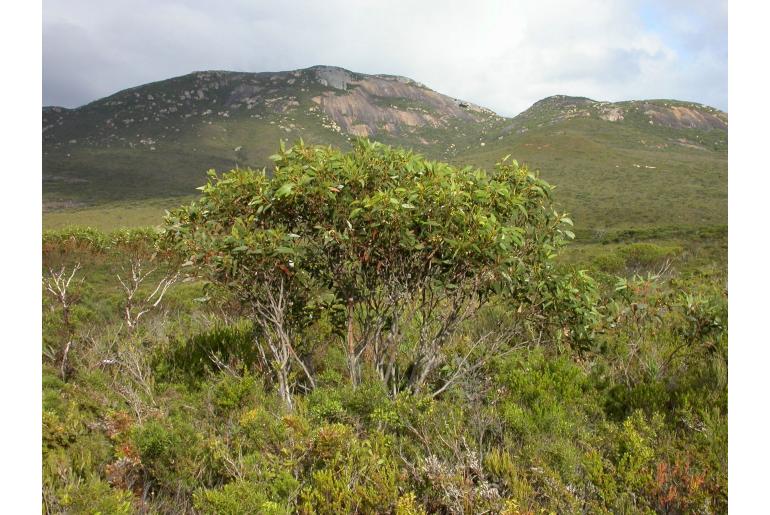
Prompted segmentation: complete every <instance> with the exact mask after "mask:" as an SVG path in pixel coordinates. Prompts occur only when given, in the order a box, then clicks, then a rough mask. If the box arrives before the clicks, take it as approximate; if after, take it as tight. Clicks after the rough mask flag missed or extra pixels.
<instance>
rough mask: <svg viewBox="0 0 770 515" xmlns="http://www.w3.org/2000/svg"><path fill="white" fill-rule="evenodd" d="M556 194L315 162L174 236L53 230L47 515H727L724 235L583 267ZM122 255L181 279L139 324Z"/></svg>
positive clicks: (296, 152) (347, 162) (377, 157)
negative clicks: (55, 289) (61, 283)
mask: <svg viewBox="0 0 770 515" xmlns="http://www.w3.org/2000/svg"><path fill="white" fill-rule="evenodd" d="M506 163H507V164H506ZM340 186H341V187H340ZM335 190H336V191H335ZM503 190H505V191H503ZM485 195H486V196H485ZM549 198H550V187H549V186H548V185H547V184H545V183H543V182H542V181H540V180H539V179H538V178H537V177H535V176H534V175H532V174H530V173H529V172H527V171H526V169H525V168H523V167H520V166H518V165H517V164H515V163H508V162H507V161H504V162H502V163H501V164H500V165H499V166H498V168H497V169H495V170H494V171H492V172H482V171H479V170H475V169H457V168H454V167H451V166H449V165H445V164H441V163H432V162H429V161H425V160H424V159H422V158H420V157H419V156H415V155H413V154H411V153H408V152H405V151H401V150H397V149H392V148H388V147H383V146H381V145H375V144H371V143H368V142H365V141H362V142H359V143H358V144H357V146H356V147H355V148H354V150H353V151H352V152H350V153H341V152H338V151H335V150H333V149H327V148H319V147H307V146H304V145H301V144H300V145H296V146H294V147H292V148H290V149H283V150H282V151H281V152H280V154H279V155H277V156H276V168H275V170H274V171H273V174H272V175H269V174H266V173H262V172H249V171H243V170H236V171H233V172H230V173H227V174H225V175H224V176H217V177H214V176H212V178H211V180H210V182H209V184H208V185H207V186H205V187H204V192H203V196H202V199H201V200H200V201H199V202H197V203H195V204H193V205H190V206H186V207H184V208H181V209H180V210H178V211H176V212H175V213H172V214H171V215H170V217H169V225H168V230H167V232H166V233H165V234H164V235H162V237H159V236H158V235H157V234H156V233H146V232H144V231H139V232H137V233H136V234H134V235H132V236H130V237H129V238H128V239H127V240H126V239H120V238H116V237H115V236H114V235H112V236H111V235H104V234H101V233H98V232H95V231H88V230H83V231H81V230H72V231H67V232H62V233H59V235H58V236H52V235H47V236H46V237H45V238H44V265H45V270H44V275H45V274H49V275H48V277H50V270H48V269H49V268H52V269H54V270H55V271H57V270H61V269H62V268H61V267H64V269H65V270H66V271H69V270H72V269H73V268H74V267H75V266H76V265H78V266H79V267H78V269H77V270H78V273H77V276H76V277H77V279H78V281H77V283H76V281H75V280H73V281H72V283H71V285H72V286H73V289H71V290H69V291H68V295H69V294H71V296H69V297H67V309H68V310H69V311H68V312H67V316H66V322H65V315H64V313H63V311H64V307H63V303H62V302H59V301H57V300H56V299H54V298H53V297H48V298H47V299H46V302H45V304H44V306H43V308H44V313H45V314H44V324H43V333H44V334H43V336H44V342H45V343H46V349H45V350H44V352H43V356H42V359H43V382H42V383H43V384H42V387H43V413H42V426H43V427H42V430H43V431H42V436H43V439H42V454H43V456H42V458H43V471H42V475H43V492H42V494H43V496H42V497H43V505H44V509H45V511H46V512H47V513H62V512H65V513H93V512H101V513H137V512H147V513H275V514H282V513H307V514H309V513H319V514H320V513H335V514H336V513H351V514H352V513H396V514H403V515H407V514H408V515H418V514H426V513H505V514H524V513H527V514H530V513H722V512H724V511H726V509H727V474H726V470H727V467H726V465H727V327H728V319H727V292H726V277H725V273H724V259H725V255H724V248H725V247H724V242H723V241H722V240H721V239H720V238H722V237H723V235H722V236H720V235H719V234H717V235H713V237H714V238H715V239H713V240H712V239H708V238H705V237H701V236H699V237H698V238H697V241H695V240H687V239H683V240H675V241H674V240H670V239H665V240H654V239H653V240H650V239H648V240H647V241H644V242H638V241H637V242H634V241H630V242H629V241H627V240H623V244H622V245H618V246H616V247H608V246H606V245H604V244H598V243H597V244H591V245H570V246H568V247H566V248H565V247H564V243H565V242H566V241H567V240H569V239H570V236H571V233H570V232H569V231H571V229H570V227H571V226H570V224H569V222H567V221H566V219H565V217H564V216H563V215H561V214H558V213H556V212H554V210H553V208H552V206H551V205H550V202H549ZM392 199H395V202H394V201H392ZM652 232H654V231H652ZM149 234H152V236H151V237H146V236H147V235H149ZM669 237H670V234H669V233H666V238H669ZM704 238H705V239H704ZM501 243H502V245H501ZM642 243H643V244H642ZM607 245H610V244H607ZM565 251H566V252H565ZM560 252H561V253H560ZM602 255H604V256H607V255H611V256H614V257H617V259H618V262H617V263H616V265H617V266H616V267H615V268H612V267H610V266H605V265H608V264H609V265H611V264H612V263H610V262H609V260H607V262H606V263H602V262H601V260H599V261H597V259H596V258H597V256H602ZM126 259H141V260H142V262H143V263H145V264H147V263H149V264H151V266H152V267H157V268H158V271H157V272H156V274H157V275H153V276H152V278H153V280H154V279H155V278H156V277H168V274H172V273H173V274H177V272H178V271H180V269H181V270H182V271H183V272H180V275H179V276H180V277H183V279H180V280H179V281H178V282H175V283H174V284H173V285H171V286H170V287H169V289H168V294H167V296H166V297H165V298H164V303H163V306H162V307H161V308H159V309H156V310H153V311H150V312H148V313H147V315H146V317H144V318H142V323H141V324H137V325H135V326H133V327H129V326H127V324H126V318H125V308H126V299H125V296H124V295H123V294H122V292H123V291H124V290H123V288H121V285H120V283H119V282H118V281H116V280H115V279H116V277H115V276H116V271H117V272H118V273H122V272H121V266H123V265H125V262H126ZM599 265H601V266H599ZM663 265H665V266H663ZM586 268H590V269H592V270H593V272H592V273H590V274H589V273H588V272H586V271H585V269H586ZM611 269H612V270H613V271H612V272H611V271H610V270H611ZM57 273H58V272H57ZM65 275H66V274H65ZM175 276H176V275H175ZM123 279H125V277H123ZM123 282H125V281H123ZM153 287H154V286H147V285H144V286H142V287H140V288H138V290H137V291H138V292H139V293H140V294H138V295H137V296H136V297H135V298H136V299H139V300H137V302H139V301H140V300H141V299H142V298H146V297H145V296H147V295H150V294H151V293H152V288H153ZM148 290H149V291H148ZM62 342H64V343H66V344H68V346H67V347H66V349H67V353H66V354H64V355H62V354H61V353H55V352H52V351H51V349H54V348H56V347H55V346H56V345H59V344H61V343H62ZM64 356H66V360H63V357H64ZM63 365H66V366H63ZM65 370H66V373H62V372H63V371H65Z"/></svg>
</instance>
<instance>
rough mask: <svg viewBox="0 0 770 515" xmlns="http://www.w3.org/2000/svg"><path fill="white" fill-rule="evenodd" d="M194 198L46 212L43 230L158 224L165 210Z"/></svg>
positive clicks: (121, 202) (110, 203)
mask: <svg viewBox="0 0 770 515" xmlns="http://www.w3.org/2000/svg"><path fill="white" fill-rule="evenodd" d="M194 198H195V197H192V196H190V197H175V198H166V199H146V200H134V201H115V202H108V203H104V204H99V205H95V206H85V207H77V208H71V209H66V210H57V211H48V212H44V213H43V229H44V230H45V229H61V228H64V227H67V226H72V225H74V226H83V227H93V228H95V229H100V230H102V231H110V230H113V229H118V228H132V227H146V226H156V225H160V224H162V223H163V216H164V215H165V212H166V210H168V209H171V208H173V207H176V206H178V205H180V204H182V203H186V202H190V201H191V200H193V199H194Z"/></svg>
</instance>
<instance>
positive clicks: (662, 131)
mask: <svg viewBox="0 0 770 515" xmlns="http://www.w3.org/2000/svg"><path fill="white" fill-rule="evenodd" d="M297 73H298V75H291V77H294V80H295V82H293V83H292V84H291V85H289V84H288V82H287V81H288V80H290V79H288V77H289V75H285V76H284V75H280V74H279V76H280V77H282V78H279V79H276V78H275V77H276V75H275V74H257V75H253V74H224V75H222V76H221V77H225V78H226V79H227V80H229V81H230V82H229V83H228V85H227V86H224V87H222V88H217V89H216V90H214V89H212V90H210V91H207V92H206V95H207V96H206V100H205V101H199V100H195V99H193V100H185V99H182V100H180V95H179V94H180V92H184V91H194V90H195V89H196V88H197V87H198V86H197V85H196V84H198V83H197V82H196V80H197V79H196V78H195V76H194V75H188V76H183V77H177V78H174V79H170V80H167V81H161V82H158V83H154V84H149V85H145V86H141V87H139V88H134V89H132V90H127V91H124V92H120V93H117V94H115V95H113V96H111V97H108V98H106V99H103V100H100V101H97V102H94V103H92V104H89V105H88V106H84V107H83V108H81V109H78V110H76V111H75V112H73V111H66V112H64V113H63V114H61V116H62V117H64V118H63V119H65V122H66V123H64V124H63V125H62V126H58V125H57V124H56V120H57V118H56V116H58V115H55V114H53V113H52V112H51V111H46V114H45V115H44V119H45V120H46V121H45V122H44V123H47V124H51V127H52V128H51V129H50V130H48V131H46V132H45V133H44V135H45V138H44V155H43V170H44V184H43V192H44V193H43V196H44V203H45V205H46V206H47V207H48V209H47V210H46V212H45V213H44V220H43V223H44V227H61V226H63V225H67V224H88V225H98V226H100V227H102V228H113V227H118V226H137V225H145V224H153V223H160V222H161V220H162V213H163V211H164V209H168V208H172V207H174V206H176V205H178V204H179V203H181V202H182V201H185V200H187V199H189V197H190V196H192V195H195V188H196V187H197V186H199V185H201V184H202V183H203V182H204V181H205V172H206V170H207V169H210V168H214V169H217V170H220V171H221V170H227V169H230V168H233V167H235V166H241V167H254V168H261V167H264V166H269V165H270V161H269V159H268V156H270V155H271V154H272V153H274V152H275V150H276V148H277V146H278V142H279V141H280V140H281V139H283V140H287V141H294V140H297V139H299V138H302V139H304V140H305V141H307V142H310V143H319V144H332V145H336V146H342V147H345V146H347V145H348V137H347V135H345V134H342V133H340V132H338V131H335V130H334V129H332V128H330V126H329V120H328V119H327V118H326V117H325V116H324V115H323V114H322V113H320V112H319V111H318V110H317V109H314V107H315V104H314V103H313V101H312V98H313V97H314V96H317V95H320V94H322V93H324V92H325V91H330V88H329V87H326V86H323V85H321V84H319V83H318V82H317V81H315V79H314V75H312V72H310V71H308V70H305V71H301V72H297ZM217 77H220V76H219V75H217ZM239 81H240V82H239ZM238 84H246V85H254V84H258V85H260V87H262V88H263V89H262V91H263V93H264V94H263V97H264V98H266V99H281V98H283V99H289V98H292V99H296V105H292V106H288V107H286V108H283V109H275V108H272V107H269V106H268V105H267V104H265V105H262V104H257V105H255V106H253V109H248V110H247V109H244V108H242V107H241V108H236V109H230V108H226V107H225V106H226V105H227V104H228V101H229V97H230V95H231V92H232V91H233V88H234V87H236V86H235V85H238ZM335 93H340V92H339V91H335ZM261 94H262V93H261ZM150 96H152V97H153V99H154V100H153V101H149V100H147V99H148V98H149V97H150ZM153 102H156V103H157V105H154V106H153ZM279 102H280V100H279ZM374 102H375V103H376V104H382V105H389V106H396V107H398V108H400V109H410V108H417V107H419V108H420V109H428V108H429V106H423V105H420V106H415V105H413V104H415V102H414V101H410V100H407V99H398V98H375V99H374ZM650 102H651V104H650V103H637V102H621V103H617V104H598V103H595V102H593V101H590V100H588V99H579V98H570V97H549V98H548V99H544V100H542V101H540V102H538V103H536V104H535V105H533V106H532V108H530V109H529V110H527V111H525V112H524V113H522V114H521V115H519V116H517V117H515V118H512V119H504V118H499V117H495V116H489V117H486V118H484V117H482V118H480V120H481V121H479V122H475V123H474V122H468V121H460V120H457V121H456V122H454V123H451V124H450V125H449V126H446V127H439V128H435V127H429V126H426V127H422V128H419V129H416V130H413V131H397V132H395V133H390V134H388V133H385V132H383V133H380V134H379V135H378V136H377V138H376V139H379V140H381V141H383V142H384V143H388V144H393V145H400V146H406V147H413V148H415V150H417V151H418V152H421V153H423V154H425V155H427V156H428V157H430V158H434V159H441V160H446V161H450V162H453V163H455V164H463V165H465V164H468V165H473V166H479V167H483V168H490V167H492V166H494V163H495V162H497V161H498V160H499V159H500V158H502V157H503V156H505V155H507V154H510V155H511V156H512V158H514V159H517V160H518V161H520V162H523V163H527V164H528V165H530V167H531V168H533V169H538V170H540V171H541V174H542V176H543V177H544V178H545V179H546V180H548V181H550V182H551V183H553V184H555V185H556V186H557V201H558V202H559V204H560V205H561V206H562V209H564V210H566V211H568V212H570V213H571V214H572V216H573V218H574V220H575V222H576V228H577V229H578V231H577V232H578V234H579V235H580V236H581V237H582V238H583V239H585V238H589V239H591V238H593V239H595V238H597V237H599V238H600V237H601V235H602V233H604V232H605V231H607V230H614V229H623V228H630V227H634V228H638V227H660V226H666V227H671V226H675V227H703V226H724V225H726V223H727V133H726V131H723V130H709V131H706V130H698V129H674V128H670V127H665V126H661V125H650V123H649V119H648V117H647V116H646V114H645V112H644V111H645V109H646V108H647V107H648V106H649V105H653V106H679V107H685V108H694V109H697V110H699V111H700V112H704V113H711V114H715V113H716V114H719V115H720V116H722V115H721V114H720V113H718V112H717V111H715V110H711V109H710V108H706V107H703V106H695V105H693V104H688V103H683V102H676V101H671V100H656V101H650ZM270 105H275V104H270ZM169 106H171V107H173V108H175V109H178V111H176V112H175V113H174V114H173V115H172V114H171V113H166V114H159V113H158V111H159V110H160V108H161V107H169ZM646 106H647V107H646ZM613 107H619V108H621V109H623V111H624V119H623V120H622V121H616V122H609V121H605V120H602V119H600V118H599V115H600V114H601V112H602V110H603V109H607V108H613ZM207 108H212V109H211V110H212V112H211V113H210V114H207V115H202V112H203V111H204V109H207ZM218 110H229V116H228V117H225V116H222V115H221V114H220V112H219V111H218ZM576 112H578V114H580V112H582V114H589V115H590V116H582V115H581V116H576V115H575V113H576ZM155 115H157V118H153V116H155ZM188 115H189V116H188ZM128 117H130V118H131V119H134V120H136V121H135V122H133V123H131V124H129V125H126V126H124V125H123V124H121V123H117V125H113V126H108V125H107V124H106V123H105V120H108V119H109V120H115V121H117V120H124V119H126V118H128ZM145 117H147V118H148V120H144V118H145ZM157 120H160V121H157ZM146 138H152V139H153V140H154V141H156V143H154V144H147V143H138V142H139V141H140V140H141V139H146ZM57 205H58V206H59V207H58V208H57V207H56V206H57ZM61 206H66V207H64V208H62V207H61Z"/></svg>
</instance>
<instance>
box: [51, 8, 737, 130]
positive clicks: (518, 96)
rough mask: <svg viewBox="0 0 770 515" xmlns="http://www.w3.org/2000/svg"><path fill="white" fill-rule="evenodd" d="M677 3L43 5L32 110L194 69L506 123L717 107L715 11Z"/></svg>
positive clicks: (720, 53)
mask: <svg viewBox="0 0 770 515" xmlns="http://www.w3.org/2000/svg"><path fill="white" fill-rule="evenodd" d="M688 1H689V0H687V1H684V2H674V3H666V2H657V3H646V4H640V3H638V2H637V1H635V0H625V1H617V2H601V1H599V0H583V1H578V0H566V1H551V0H538V1H528V2H521V1H519V2H516V1H509V2H506V1H499V2H491V1H489V2H466V1H446V0H445V1H423V2H413V1H390V2H382V1H377V2H374V1H358V2H354V1H343V0H329V1H326V2H317V1H313V0H306V1H299V2H291V3H289V2H286V3H284V2H274V3H269V2H261V3H258V4H256V5H255V3H253V2H248V1H232V2H227V3H225V2H216V3H211V2H204V1H193V0H186V1H185V0H181V1H165V0H155V1H149V0H134V1H125V0H116V1H111V2H107V3H104V2H101V3H98V4H96V3H94V2H88V1H83V0H67V1H65V0H55V1H54V0H46V2H45V3H44V16H43V32H44V47H43V52H44V69H43V79H44V102H46V103H59V104H65V105H77V104H81V103H83V102H85V101H89V100H93V99H95V98H97V97H100V96H104V95H107V94H110V93H113V92H114V91H117V90H119V89H122V88H126V87H130V86H134V85H137V84H141V83H144V82H148V81H152V80H161V79H164V78H167V77H170V76H174V75H181V74H184V73H187V72H190V71H193V70H202V69H233V70H243V71H268V70H269V71H276V70H287V69H295V68H302V67H306V66H311V65H314V64H331V65H337V66H343V67H345V68H348V69H351V70H354V71H359V72H364V73H393V74H398V75H405V76H409V77H411V78H413V79H415V80H418V81H420V82H423V83H425V84H427V85H428V86H430V87H432V88H433V89H436V90H437V91H440V92H442V93H445V94H448V95H452V96H455V97H458V98H464V99H467V100H470V101H472V102H475V103H478V104H481V105H484V106H487V107H490V108H492V109H494V110H496V111H498V112H500V113H501V114H506V115H513V114H516V113H518V112H520V111H522V110H523V109H526V108H527V107H528V106H529V105H531V104H532V103H533V102H535V101H537V100H539V99H540V98H543V97H545V96H548V95H553V94H560V93H563V94H569V95H581V96H589V97H592V98H596V99H606V100H621V99H628V98H660V97H668V98H683V99H688V100H695V101H700V102H704V103H709V104H712V105H716V106H717V107H721V108H726V107H727V95H726V90H727V63H726V59H727V54H726V3H725V2H724V1H709V2H703V3H688ZM712 4H713V5H712ZM704 5H705V8H704ZM706 8H710V9H706ZM651 13H652V14H651ZM714 13H716V14H714ZM643 14H645V15H646V17H647V19H644V18H645V16H643ZM650 16H653V18H652V21H653V23H650Z"/></svg>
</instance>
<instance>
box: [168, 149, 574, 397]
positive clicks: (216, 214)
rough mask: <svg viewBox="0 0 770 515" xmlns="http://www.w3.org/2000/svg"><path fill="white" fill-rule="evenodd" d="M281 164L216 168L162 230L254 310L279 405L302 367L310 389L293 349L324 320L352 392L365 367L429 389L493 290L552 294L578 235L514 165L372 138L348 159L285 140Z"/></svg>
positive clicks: (392, 383)
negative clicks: (472, 162) (561, 259)
mask: <svg viewBox="0 0 770 515" xmlns="http://www.w3.org/2000/svg"><path fill="white" fill-rule="evenodd" d="M273 160H274V161H275V167H274V169H273V170H272V173H271V174H270V175H268V173H267V172H266V171H264V170H263V171H244V170H234V171H231V172H229V173H226V174H224V175H223V176H221V177H219V176H217V175H216V174H213V173H212V174H211V175H210V179H209V182H208V184H207V185H206V186H204V187H203V188H202V191H203V196H202V198H201V200H200V201H199V202H198V203H195V204H193V205H191V206H188V207H186V208H183V209H180V210H178V211H176V212H175V213H172V214H171V215H170V216H169V218H168V229H167V231H168V235H169V236H170V237H171V239H172V241H175V242H177V243H178V244H180V245H181V246H182V248H184V249H185V252H186V253H187V254H188V255H189V256H190V257H191V262H194V263H195V264H197V265H200V266H202V267H203V269H205V270H207V271H208V276H209V278H210V279H212V280H213V281H216V282H218V283H220V284H223V285H225V286H226V287H227V288H228V289H230V290H231V291H233V292H234V293H235V294H236V295H237V296H238V297H239V298H240V299H241V300H242V301H244V302H245V303H246V304H248V305H250V306H252V307H253V310H254V314H255V317H256V321H257V324H258V325H259V326H260V327H261V328H262V329H263V333H264V334H265V335H267V336H266V338H267V340H268V341H269V342H273V343H271V345H270V348H271V349H274V350H273V358H274V361H275V362H276V363H277V365H276V370H277V372H278V379H279V389H280V390H281V391H282V392H283V393H282V395H284V398H289V397H288V390H287V391H286V392H284V390H286V388H288V386H287V384H286V382H287V377H282V376H281V374H284V373H285V371H286V370H287V368H288V367H289V365H290V363H291V362H292V358H293V362H294V363H296V364H299V365H300V366H301V368H302V369H303V370H304V371H305V372H306V375H307V379H308V381H309V382H310V383H311V385H312V381H313V380H312V374H310V373H309V372H308V371H307V367H306V366H305V364H304V362H303V360H301V359H299V357H298V356H297V355H296V352H294V351H293V339H294V338H297V337H298V335H299V334H300V332H301V329H302V327H304V326H306V325H307V324H308V323H309V322H310V320H312V317H313V313H316V315H317V313H318V312H320V311H321V310H323V311H326V312H327V313H328V314H329V315H331V316H330V318H331V320H333V321H335V322H336V330H337V334H338V336H339V339H340V343H341V344H342V347H343V349H344V351H345V354H346V356H347V366H348V372H349V376H350V380H351V382H352V384H353V385H357V384H358V383H359V382H360V380H361V375H362V369H363V368H364V364H366V365H368V366H369V368H370V369H371V370H372V371H373V372H374V373H375V374H376V376H377V377H379V379H380V380H381V381H382V382H383V383H384V384H385V385H387V387H388V389H389V390H390V391H392V392H394V393H395V392H397V391H399V390H403V389H408V390H410V391H413V392H420V391H423V390H424V388H425V387H426V385H427V384H428V382H429V379H430V377H431V374H432V373H433V372H435V370H436V369H437V367H438V366H439V365H441V364H442V361H443V360H444V359H445V354H444V348H445V346H446V345H447V343H448V342H449V341H450V340H451V338H452V337H453V335H454V334H455V333H456V331H457V330H458V328H459V327H461V326H462V324H463V323H464V322H465V321H467V320H469V319H472V318H473V317H474V316H475V315H476V314H477V313H478V311H479V309H481V308H482V307H483V306H484V305H485V304H486V303H487V302H489V300H490V299H491V298H492V296H494V295H498V296H503V297H506V298H508V299H509V300H510V301H511V302H512V305H521V304H522V303H527V302H530V300H531V299H532V294H533V291H536V290H537V288H540V289H541V290H542V289H544V288H545V289H546V290H547V283H548V280H547V279H548V277H547V276H548V272H549V271H551V270H552V267H551V265H550V263H551V261H552V260H553V257H554V256H555V254H556V251H557V249H558V247H559V246H560V245H561V244H562V242H563V241H564V240H565V239H566V238H569V237H571V236H572V234H571V233H570V232H569V230H568V228H567V227H568V225H570V224H571V222H570V221H569V219H568V218H566V217H565V216H564V215H561V214H559V213H557V212H556V211H555V210H554V209H553V208H552V206H551V187H550V186H549V185H548V184H547V183H546V182H544V181H542V180H541V179H539V178H538V177H537V176H535V175H534V174H532V173H530V172H529V171H528V170H527V168H526V167H523V166H519V165H518V163H517V162H515V161H508V160H507V159H503V160H502V161H501V162H500V163H498V164H497V166H496V167H495V169H494V170H492V171H489V172H487V171H484V170H479V169H474V168H472V167H466V168H456V167H453V166H450V165H449V164H446V163H440V162H433V161H429V160H426V159H424V158H423V157H422V156H420V155H418V154H415V153H412V152H410V151H405V150H401V149H395V148H391V147H388V146H385V145H382V144H379V143H373V142H370V141H368V140H358V141H357V142H356V143H355V144H354V147H353V150H352V151H351V152H348V153H345V152H342V151H340V150H337V149H334V148H330V147H319V146H307V145H304V144H303V143H302V142H300V143H298V144H296V145H294V146H292V147H290V148H285V147H284V146H283V145H281V149H280V151H279V153H278V154H277V155H275V156H273ZM533 288H534V290H533ZM541 298H542V295H541ZM275 342H279V343H277V344H276V343H275ZM364 362H366V363H364ZM282 371H283V372H282Z"/></svg>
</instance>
